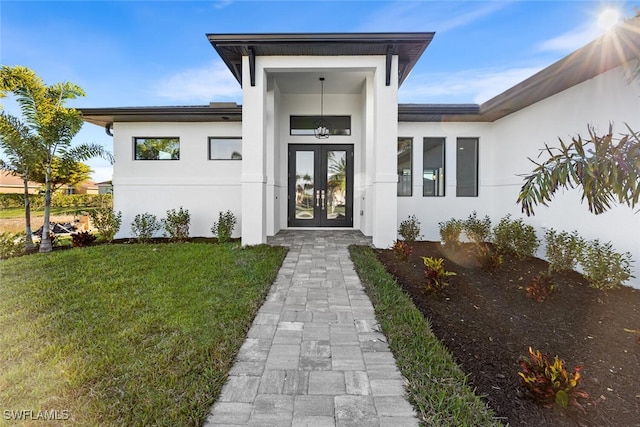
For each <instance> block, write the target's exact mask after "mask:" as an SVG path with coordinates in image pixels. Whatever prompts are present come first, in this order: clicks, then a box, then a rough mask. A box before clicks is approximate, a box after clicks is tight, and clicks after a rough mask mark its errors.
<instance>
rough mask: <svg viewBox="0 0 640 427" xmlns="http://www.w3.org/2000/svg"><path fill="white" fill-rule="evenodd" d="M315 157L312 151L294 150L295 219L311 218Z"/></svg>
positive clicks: (312, 213) (312, 212)
mask: <svg viewBox="0 0 640 427" xmlns="http://www.w3.org/2000/svg"><path fill="white" fill-rule="evenodd" d="M314 176H315V157H314V152H313V151H297V152H296V219H309V220H311V219H313V216H314V211H313V204H314V202H315V200H314V199H313V193H314V191H315V183H314V182H313V178H314Z"/></svg>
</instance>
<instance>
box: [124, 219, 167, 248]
mask: <svg viewBox="0 0 640 427" xmlns="http://www.w3.org/2000/svg"><path fill="white" fill-rule="evenodd" d="M161 228H162V223H161V222H160V221H158V218H156V216H155V215H153V214H150V213H148V212H145V213H143V214H137V215H136V216H135V218H134V219H133V222H132V223H131V234H133V237H135V238H136V239H138V241H139V242H141V243H147V242H150V241H151V238H152V237H153V235H154V234H155V232H156V231H158V230H160V229H161Z"/></svg>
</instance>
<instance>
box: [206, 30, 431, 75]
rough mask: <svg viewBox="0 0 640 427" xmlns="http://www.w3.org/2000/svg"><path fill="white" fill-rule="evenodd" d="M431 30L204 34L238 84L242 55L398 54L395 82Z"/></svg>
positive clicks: (410, 65) (422, 48)
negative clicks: (425, 31) (416, 31)
mask: <svg viewBox="0 0 640 427" xmlns="http://www.w3.org/2000/svg"><path fill="white" fill-rule="evenodd" d="M434 34H435V33H433V32H428V33H321V34H308V33H300V34H207V38H208V40H209V42H210V43H211V45H212V46H213V47H214V49H215V50H216V51H217V52H218V54H219V55H220V57H221V58H222V60H223V61H224V63H225V64H226V65H227V67H228V68H229V70H230V71H231V73H232V74H233V75H234V77H235V78H236V80H237V81H238V83H240V84H242V57H243V56H249V55H250V51H253V54H254V55H255V56H362V55H387V53H391V54H392V55H397V56H398V85H401V84H402V82H403V81H404V80H405V79H406V78H407V77H408V75H409V73H410V72H411V70H412V69H413V67H414V65H415V64H416V62H417V61H418V59H419V58H420V56H421V55H422V53H423V52H424V51H425V49H426V48H427V46H428V45H429V43H431V40H432V39H433V36H434Z"/></svg>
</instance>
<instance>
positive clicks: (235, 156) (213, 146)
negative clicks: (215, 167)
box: [209, 137, 242, 160]
mask: <svg viewBox="0 0 640 427" xmlns="http://www.w3.org/2000/svg"><path fill="white" fill-rule="evenodd" d="M209 160H242V138H224V137H210V138H209Z"/></svg>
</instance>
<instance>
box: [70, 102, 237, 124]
mask: <svg viewBox="0 0 640 427" xmlns="http://www.w3.org/2000/svg"><path fill="white" fill-rule="evenodd" d="M234 105H235V104H234ZM78 110H79V111H80V112H81V113H82V118H83V119H84V120H85V121H86V122H89V123H93V124H95V125H98V126H102V127H105V126H107V125H109V124H112V123H118V122H240V121H242V106H240V105H235V106H233V107H232V106H222V107H220V106H215V105H213V106H210V105H197V106H184V107H116V108H79V109H78Z"/></svg>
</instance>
